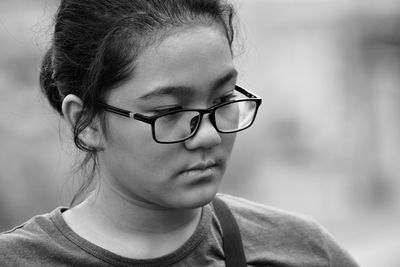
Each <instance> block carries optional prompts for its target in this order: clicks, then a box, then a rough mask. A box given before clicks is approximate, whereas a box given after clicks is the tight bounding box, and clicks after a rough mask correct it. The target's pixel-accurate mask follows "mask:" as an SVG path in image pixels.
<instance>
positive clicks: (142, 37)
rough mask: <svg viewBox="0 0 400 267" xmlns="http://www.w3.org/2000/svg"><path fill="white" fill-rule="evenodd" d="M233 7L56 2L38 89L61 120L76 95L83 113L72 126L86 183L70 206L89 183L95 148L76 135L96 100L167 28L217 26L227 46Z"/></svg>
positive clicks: (120, 0)
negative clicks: (68, 98)
mask: <svg viewBox="0 0 400 267" xmlns="http://www.w3.org/2000/svg"><path fill="white" fill-rule="evenodd" d="M233 16H234V9H233V7H232V5H231V4H229V3H227V2H225V1H224V0H62V1H61V4H60V7H59V9H58V11H57V14H56V17H55V28H54V36H53V40H52V44H51V47H50V49H49V50H48V51H47V53H46V54H45V56H44V58H43V62H42V67H41V73H40V85H41V89H42V91H43V92H44V94H45V95H46V96H47V98H48V100H49V102H50V104H51V106H52V107H53V108H54V109H55V110H56V111H57V112H58V113H59V114H60V115H61V116H62V115H63V114H62V109H61V105H62V101H63V98H64V97H65V96H66V95H68V94H74V95H76V96H78V97H79V98H80V99H81V100H82V102H83V111H82V112H81V113H80V116H79V118H78V119H77V122H76V125H75V126H74V128H73V136H74V142H75V145H76V146H77V147H78V148H79V149H80V150H82V151H84V152H86V154H85V158H84V160H83V161H82V162H81V165H80V167H81V169H83V168H84V167H87V165H88V163H90V162H92V163H93V165H92V167H91V168H90V170H91V171H90V173H89V175H88V178H87V181H86V182H85V183H84V184H82V186H81V188H80V189H79V191H78V192H77V194H76V195H75V196H74V198H73V200H72V202H71V205H73V204H74V202H75V200H76V199H77V197H78V196H79V195H81V194H82V193H83V192H84V191H85V190H86V189H87V188H88V187H89V186H90V184H91V183H92V181H93V178H94V170H95V168H96V165H97V157H96V155H97V154H96V152H98V151H97V150H96V148H93V147H90V146H88V145H86V144H85V143H84V142H83V141H82V140H81V139H80V137H79V135H80V133H81V132H82V131H83V130H84V129H85V128H86V127H87V126H89V125H90V124H91V123H92V121H93V119H94V118H95V117H96V116H99V115H100V114H101V113H102V110H101V108H100V107H99V106H98V104H97V103H98V101H101V100H103V99H104V98H105V95H106V93H107V92H108V91H109V90H110V89H112V88H115V87H117V86H118V85H120V84H121V83H122V82H124V81H126V80H127V79H128V78H130V77H131V76H132V75H133V72H134V61H135V59H136V58H137V56H138V55H139V53H140V52H141V51H142V50H143V48H144V47H146V46H148V45H150V44H152V43H154V42H156V41H157V40H158V41H161V40H162V38H163V37H165V36H167V35H168V33H169V31H170V30H173V29H176V28H179V27H182V26H188V25H189V26H190V25H194V24H199V23H201V24H205V25H210V24H212V23H219V24H220V25H221V26H223V29H224V31H225V33H226V37H227V39H228V41H229V44H230V46H231V48H232V42H233V38H234V29H233V26H232V21H233Z"/></svg>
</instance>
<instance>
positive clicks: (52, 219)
mask: <svg viewBox="0 0 400 267" xmlns="http://www.w3.org/2000/svg"><path fill="white" fill-rule="evenodd" d="M219 196H220V197H221V198H222V199H223V200H224V201H225V202H226V203H227V204H228V206H229V207H230V209H231V210H232V212H233V214H234V216H235V218H236V220H237V222H238V225H239V228H240V231H241V235H242V240H243V246H244V250H245V254H246V259H247V264H248V265H249V266H274V267H278V266H281V267H292V266H293V267H294V266H307V267H313V266H315V267H322V266H332V267H333V266H336V267H353V266H354V267H355V266H358V265H357V264H356V263H355V262H354V261H353V260H352V258H351V257H350V256H349V255H348V254H347V253H346V252H345V251H344V250H343V249H342V248H340V247H339V246H338V244H337V243H336V242H335V241H334V239H333V238H332V237H331V236H330V235H329V234H328V233H327V232H326V231H325V230H324V229H323V228H322V227H321V226H320V225H319V224H317V223H316V222H314V221H313V220H312V219H310V218H308V217H304V216H302V215H298V214H293V213H289V212H286V211H282V210H279V209H275V208H271V207H267V206H263V205H260V204H256V203H253V202H250V201H247V200H245V199H241V198H237V197H232V196H227V195H219ZM65 210H66V208H57V209H56V210H54V211H52V212H51V213H49V214H44V215H40V216H36V217H33V218H32V219H30V220H29V221H28V222H26V223H24V224H23V225H21V226H18V227H16V228H14V229H12V230H11V231H7V232H4V233H1V234H0V266H13V267H14V266H96V267H101V266H143V267H151V266H154V267H159V266H225V264H224V253H223V249H222V239H221V228H220V225H219V222H218V219H217V218H216V216H215V213H214V211H213V208H212V206H210V205H206V206H205V207H204V208H203V213H202V217H201V220H200V223H199V225H198V227H197V229H196V231H195V233H194V234H193V235H192V236H191V238H190V239H189V240H187V241H186V243H184V244H183V245H182V246H181V247H180V248H179V249H177V250H176V251H174V252H172V253H170V254H168V255H165V256H162V257H159V258H154V259H149V260H147V259H146V260H140V259H130V258H125V257H121V256H119V255H116V254H114V253H112V252H110V251H107V250H105V249H103V248H101V247H98V246H96V245H94V244H92V243H90V242H88V241H87V240H85V239H83V238H82V237H80V236H79V235H77V234H76V233H75V232H73V231H72V230H71V229H70V228H69V227H68V225H67V224H66V223H65V221H64V219H63V217H62V212H63V211H65Z"/></svg>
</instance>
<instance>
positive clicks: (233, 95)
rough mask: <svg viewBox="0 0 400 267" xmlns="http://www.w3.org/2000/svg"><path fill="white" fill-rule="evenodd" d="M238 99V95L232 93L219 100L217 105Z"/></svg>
mask: <svg viewBox="0 0 400 267" xmlns="http://www.w3.org/2000/svg"><path fill="white" fill-rule="evenodd" d="M236 97H237V95H236V94H235V93H233V92H232V93H230V94H229V95H224V96H222V97H220V98H218V100H217V104H220V103H225V102H229V101H233V100H235V98H236Z"/></svg>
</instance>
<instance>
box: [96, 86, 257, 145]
mask: <svg viewBox="0 0 400 267" xmlns="http://www.w3.org/2000/svg"><path fill="white" fill-rule="evenodd" d="M235 90H237V91H238V92H240V93H242V94H244V95H245V96H246V97H248V99H238V100H233V101H228V102H224V103H220V104H217V105H213V106H211V107H209V108H206V109H195V108H179V109H176V110H170V111H166V112H162V113H160V114H157V115H154V116H146V115H143V114H140V113H134V112H132V111H129V110H126V109H121V108H117V107H114V106H111V105H108V104H106V103H103V102H98V103H99V105H100V106H102V107H103V108H104V110H106V111H108V112H111V113H114V114H117V115H121V116H124V117H128V118H131V119H135V120H139V121H142V122H144V123H148V124H150V125H151V132H152V136H153V139H154V141H155V142H157V143H159V144H173V143H180V142H183V141H186V140H188V139H190V138H192V137H193V136H194V135H196V133H197V131H198V129H199V128H200V125H201V122H202V119H203V116H204V115H205V114H210V116H209V118H210V122H211V124H212V125H213V126H214V128H215V130H217V132H219V133H236V132H240V131H243V130H245V129H247V128H249V127H250V126H251V125H252V124H253V122H254V120H255V118H256V116H257V112H258V108H259V107H260V105H261V102H262V99H261V98H260V97H258V96H257V95H256V94H254V93H251V92H249V91H248V90H246V89H244V88H242V87H240V86H239V85H236V86H235ZM242 101H254V102H255V103H256V109H255V111H254V116H253V119H252V120H251V122H250V123H249V125H247V126H246V127H244V128H242V129H239V130H234V131H222V130H220V129H218V127H217V124H216V122H215V110H216V109H217V108H219V107H222V106H225V105H229V104H232V103H236V102H242ZM182 111H195V112H198V113H199V116H200V118H199V121H198V123H197V125H196V129H194V130H193V132H192V133H191V134H190V135H189V136H187V137H185V138H182V139H180V140H176V141H160V140H157V138H156V132H155V122H156V120H157V119H158V118H160V117H163V116H165V115H171V114H174V113H179V112H182Z"/></svg>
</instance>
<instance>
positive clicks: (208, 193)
mask: <svg viewBox="0 0 400 267" xmlns="http://www.w3.org/2000/svg"><path fill="white" fill-rule="evenodd" d="M217 191H218V187H216V188H207V189H204V190H201V191H200V190H199V191H197V192H188V193H186V194H185V196H182V197H181V198H180V199H179V200H178V202H177V203H176V206H177V208H181V209H195V208H200V207H203V206H205V205H207V204H208V203H210V202H211V201H212V200H213V199H214V197H215V195H216V194H217Z"/></svg>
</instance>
